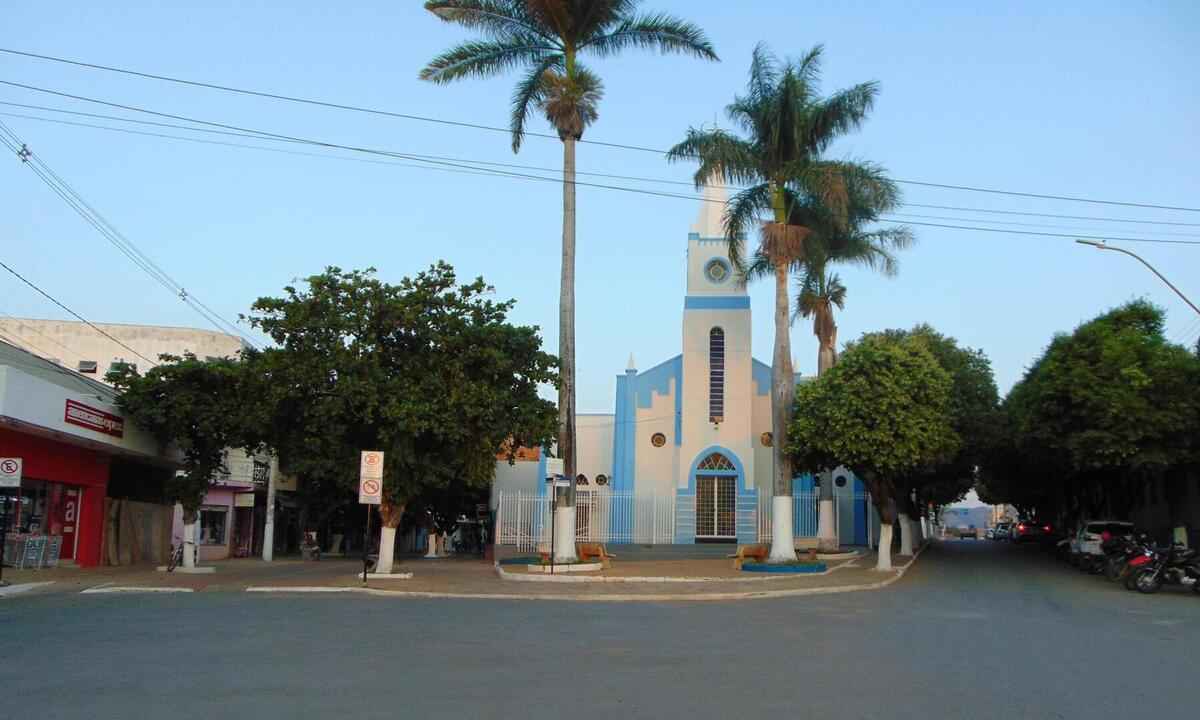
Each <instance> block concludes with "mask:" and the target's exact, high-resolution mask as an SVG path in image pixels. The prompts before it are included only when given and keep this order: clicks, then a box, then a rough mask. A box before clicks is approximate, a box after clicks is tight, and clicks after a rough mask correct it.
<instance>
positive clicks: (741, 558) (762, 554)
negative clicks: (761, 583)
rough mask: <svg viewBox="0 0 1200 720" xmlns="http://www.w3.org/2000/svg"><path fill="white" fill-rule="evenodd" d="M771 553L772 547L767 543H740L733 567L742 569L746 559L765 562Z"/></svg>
mask: <svg viewBox="0 0 1200 720" xmlns="http://www.w3.org/2000/svg"><path fill="white" fill-rule="evenodd" d="M770 554H771V548H770V547H768V546H766V545H739V546H738V549H737V554H736V555H734V556H733V569H734V570H741V569H742V563H743V562H745V561H746V560H754V561H756V562H765V561H766V559H767V556H768V555H770Z"/></svg>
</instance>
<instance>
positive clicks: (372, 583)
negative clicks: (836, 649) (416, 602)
mask: <svg viewBox="0 0 1200 720" xmlns="http://www.w3.org/2000/svg"><path fill="white" fill-rule="evenodd" d="M615 552H616V554H617V556H618V559H617V560H614V561H613V567H612V568H611V569H609V570H607V571H603V572H600V573H579V574H571V575H566V576H556V577H555V578H554V579H551V580H550V581H549V582H546V581H545V580H546V579H547V578H546V576H541V575H537V576H535V575H526V574H524V566H522V565H504V566H496V565H493V564H492V563H490V562H484V561H482V560H479V559H476V558H461V559H460V558H440V559H436V560H426V559H423V558H420V557H417V556H411V557H408V556H406V557H404V558H402V559H401V561H400V562H399V563H397V566H396V568H395V571H396V572H397V573H410V572H411V573H412V577H411V578H410V579H387V580H376V579H370V580H368V581H367V583H366V589H365V592H366V593H368V594H371V595H379V596H394V597H446V598H479V599H505V600H510V599H511V600H521V599H529V600H581V601H587V600H594V601H613V600H633V601H636V600H642V601H661V602H673V601H695V600H735V599H749V598H763V597H786V596H794V595H809V594H825V593H833V592H849V591H855V590H872V589H879V588H881V587H885V586H886V585H888V584H891V583H892V582H895V581H896V580H897V579H899V578H900V576H902V575H903V572H904V570H905V569H907V567H909V566H910V565H911V562H912V560H913V558H908V557H904V556H898V557H895V558H894V563H895V565H896V567H897V570H896V571H894V572H891V573H880V572H876V571H875V570H874V569H872V568H874V565H875V555H874V553H870V552H864V553H863V554H862V555H861V556H859V557H858V558H856V559H854V560H850V561H839V562H829V563H827V565H828V566H829V571H828V572H826V573H825V574H820V575H758V574H751V573H744V572H739V571H735V570H734V569H733V561H732V560H729V559H726V558H720V559H717V558H701V559H661V560H646V561H642V560H636V561H635V560H629V561H624V562H623V561H622V560H621V559H620V555H621V553H620V551H619V550H617V551H615ZM205 564H208V565H212V566H214V567H215V568H216V572H215V573H212V574H207V575H181V574H178V573H161V572H156V571H155V570H154V569H153V568H150V567H142V568H93V569H86V570H83V569H77V568H56V569H52V570H16V571H14V570H10V569H5V572H4V579H5V580H8V581H10V582H11V583H13V584H14V585H17V584H23V583H34V582H38V583H44V582H47V581H53V584H50V585H43V586H40V587H37V588H35V589H32V590H31V591H30V592H29V593H26V594H24V596H25V597H28V596H30V595H34V594H40V593H78V592H82V591H84V590H87V591H89V592H90V593H107V592H137V591H144V592H154V591H163V590H166V589H169V590H172V591H176V592H241V591H246V590H252V591H254V592H359V591H364V590H363V588H364V585H363V582H362V580H361V576H360V573H361V572H362V564H361V561H360V560H358V559H356V558H345V559H343V558H327V559H323V560H321V561H319V562H305V561H301V560H299V559H285V560H277V561H275V562H273V563H264V562H262V561H261V560H254V559H239V560H222V561H216V562H211V563H205ZM501 567H502V568H503V570H504V573H501V572H500V569H501ZM503 574H508V578H509V579H505V578H504V577H502V575H503ZM531 578H532V579H533V580H534V581H529V580H530V579H531ZM585 578H591V579H585Z"/></svg>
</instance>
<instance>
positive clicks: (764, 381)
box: [750, 360, 771, 395]
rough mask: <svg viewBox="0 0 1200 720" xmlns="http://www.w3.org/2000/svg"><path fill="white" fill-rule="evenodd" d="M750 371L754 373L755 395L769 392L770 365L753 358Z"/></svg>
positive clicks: (768, 393)
mask: <svg viewBox="0 0 1200 720" xmlns="http://www.w3.org/2000/svg"><path fill="white" fill-rule="evenodd" d="M750 365H751V368H752V370H751V372H752V373H753V375H754V391H755V394H757V395H770V394H771V366H770V365H768V364H766V363H765V362H763V361H761V360H754V361H753V362H752V363H751V364H750Z"/></svg>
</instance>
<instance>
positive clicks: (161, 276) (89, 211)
mask: <svg viewBox="0 0 1200 720" xmlns="http://www.w3.org/2000/svg"><path fill="white" fill-rule="evenodd" d="M0 131H3V133H5V134H7V135H8V136H9V137H10V138H12V140H13V142H15V143H17V144H18V145H20V147H21V148H22V150H21V151H18V156H20V157H21V159H22V160H23V161H24V164H25V165H27V166H28V167H29V168H30V170H32V171H33V173H34V174H35V175H37V176H38V178H39V179H41V180H42V182H43V183H45V184H46V186H47V187H49V188H50V189H51V190H53V191H54V192H55V193H56V194H57V195H58V196H59V197H60V198H61V199H62V200H63V201H64V202H66V203H67V205H69V206H70V207H71V208H72V209H73V210H75V212H76V213H78V214H79V216H80V217H82V218H83V219H84V220H85V221H87V223H88V224H90V225H91V226H92V227H93V228H95V229H96V231H97V232H99V233H100V234H101V235H102V236H103V237H104V238H105V239H106V240H108V241H109V242H110V243H111V244H112V245H113V246H114V247H116V248H117V249H118V250H119V251H121V253H122V254H124V255H125V256H126V257H127V258H128V259H129V260H130V261H131V262H133V264H134V265H136V266H137V267H138V268H140V269H141V270H142V271H143V272H145V273H146V274H147V275H149V276H150V277H151V278H152V279H153V280H155V281H157V282H158V283H159V284H160V285H162V286H163V287H164V288H165V289H166V290H167V291H168V292H170V293H171V294H173V295H176V296H177V297H179V298H180V299H181V300H182V301H183V302H184V304H186V305H188V306H189V307H191V308H192V309H193V310H195V311H196V312H197V313H199V314H200V316H201V317H203V318H204V319H205V320H206V321H208V322H209V323H211V324H212V325H213V326H214V327H216V328H217V330H219V331H220V332H222V333H226V332H229V331H230V330H232V331H233V334H234V335H235V336H237V337H239V338H241V339H242V340H243V341H245V342H248V343H250V345H252V346H254V347H257V345H256V344H255V343H254V341H253V340H251V339H250V338H249V337H247V336H246V335H245V334H243V333H242V332H241V331H240V329H238V328H237V327H236V326H234V325H233V324H232V323H230V322H229V321H227V320H225V319H224V318H222V317H221V316H220V315H218V314H217V313H216V312H215V311H213V310H212V308H210V307H208V305H206V304H204V302H203V301H201V300H200V299H199V298H196V297H194V296H191V295H189V293H188V292H187V290H186V289H184V287H183V286H182V285H180V284H179V283H178V282H176V281H175V279H174V278H172V277H171V276H170V275H168V274H167V272H166V271H165V270H163V269H162V268H161V267H160V266H159V265H158V264H156V263H155V262H154V261H153V260H152V259H151V258H150V257H149V256H147V255H146V254H145V253H144V252H142V251H141V250H140V249H139V248H138V247H137V245H135V244H134V243H133V242H132V241H131V240H129V239H128V238H127V237H125V235H124V234H123V233H121V231H120V230H118V229H117V228H116V226H114V225H113V224H112V223H111V222H109V221H108V220H107V219H106V218H105V217H104V216H103V215H102V214H101V213H100V212H99V211H97V210H96V209H95V208H94V207H92V206H91V205H90V204H89V203H88V202H87V201H86V200H85V199H84V198H83V196H82V195H80V194H79V193H78V192H77V191H76V190H75V189H74V188H73V187H71V185H70V184H69V183H68V182H67V181H66V180H64V179H63V178H62V177H61V176H59V175H58V174H57V173H56V172H54V170H53V169H52V168H51V167H50V166H49V165H47V164H46V163H45V162H44V161H42V160H41V158H40V156H38V155H37V154H34V153H32V152H30V151H29V150H28V147H27V146H26V145H25V143H24V142H23V141H22V140H21V138H20V137H18V136H17V135H16V133H14V132H13V131H12V130H11V129H10V128H9V127H8V126H7V125H5V124H4V123H3V122H0ZM5 144H6V146H7V145H8V144H7V143H5ZM9 149H12V147H11V146H10V147H9ZM31 161H32V162H31Z"/></svg>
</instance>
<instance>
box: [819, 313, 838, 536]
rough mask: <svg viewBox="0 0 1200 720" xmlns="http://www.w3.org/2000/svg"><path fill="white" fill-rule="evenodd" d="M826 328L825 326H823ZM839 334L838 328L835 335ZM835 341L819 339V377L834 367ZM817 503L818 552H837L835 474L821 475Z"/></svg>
mask: <svg viewBox="0 0 1200 720" xmlns="http://www.w3.org/2000/svg"><path fill="white" fill-rule="evenodd" d="M823 326H824V325H823ZM836 332H837V329H836V326H835V328H834V333H836ZM834 343H835V340H834V339H833V338H830V337H826V336H824V335H821V336H818V337H817V345H818V349H817V375H818V376H821V375H824V374H825V372H826V371H827V370H829V368H831V367H833V361H834V352H833V349H834ZM818 498H819V499H818V502H817V550H818V551H820V552H828V553H831V552H837V550H838V545H839V544H840V542H839V540H838V535H837V520H836V518H835V517H834V513H836V512H837V505H836V504H835V503H834V501H833V473H832V472H828V471H826V472H823V473H821V489H820V491H819V493H818Z"/></svg>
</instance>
